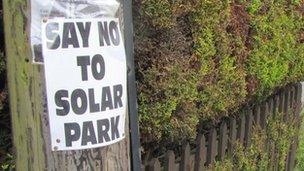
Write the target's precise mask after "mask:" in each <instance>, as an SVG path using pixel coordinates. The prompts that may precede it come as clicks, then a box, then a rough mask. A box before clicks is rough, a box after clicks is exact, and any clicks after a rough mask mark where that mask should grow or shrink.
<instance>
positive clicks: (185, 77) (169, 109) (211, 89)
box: [133, 0, 304, 142]
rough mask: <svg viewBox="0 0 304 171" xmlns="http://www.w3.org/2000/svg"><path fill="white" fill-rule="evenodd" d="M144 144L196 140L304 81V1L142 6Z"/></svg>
mask: <svg viewBox="0 0 304 171" xmlns="http://www.w3.org/2000/svg"><path fill="white" fill-rule="evenodd" d="M133 11H134V20H135V60H136V61H135V62H136V69H137V85H138V92H139V97H138V102H139V115H140V129H141V134H142V138H143V139H142V142H151V141H160V140H179V139H183V138H185V137H187V138H189V137H190V138H191V137H194V135H195V133H196V127H197V125H198V123H199V122H200V121H206V120H213V121H216V120H218V119H219V118H220V117H222V116H227V115H228V113H233V112H234V111H236V110H237V109H238V108H239V107H240V106H242V105H243V104H245V103H247V102H248V101H250V100H262V99H263V98H264V97H266V96H267V95H269V94H271V93H272V92H273V91H274V90H275V89H276V88H277V87H281V86H284V85H286V84H288V83H291V82H296V81H299V80H301V79H303V78H304V44H303V42H304V20H303V15H304V1H303V0H288V1H287V0H265V1H262V0H247V1H246V0H235V1H233V0H188V1H184V0H174V1H172V0H135V2H134V10H133Z"/></svg>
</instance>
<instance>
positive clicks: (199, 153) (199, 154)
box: [194, 134, 206, 171]
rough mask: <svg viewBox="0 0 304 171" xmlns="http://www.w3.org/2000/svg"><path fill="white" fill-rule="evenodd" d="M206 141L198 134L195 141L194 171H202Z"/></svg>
mask: <svg viewBox="0 0 304 171" xmlns="http://www.w3.org/2000/svg"><path fill="white" fill-rule="evenodd" d="M205 142H206V139H205V136H204V135H203V134H199V135H198V136H197V139H196V147H197V149H196V153H195V166H194V170H195V171H202V170H203V169H204V164H205V161H206V155H205V154H206V143H205Z"/></svg>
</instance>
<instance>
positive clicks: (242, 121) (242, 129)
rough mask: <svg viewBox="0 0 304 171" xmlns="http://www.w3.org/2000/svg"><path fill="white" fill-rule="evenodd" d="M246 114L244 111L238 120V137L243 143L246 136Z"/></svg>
mask: <svg viewBox="0 0 304 171" xmlns="http://www.w3.org/2000/svg"><path fill="white" fill-rule="evenodd" d="M245 122H246V120H245V115H244V113H243V112H242V114H240V118H239V121H238V128H237V139H238V140H239V142H240V143H241V144H244V137H245Z"/></svg>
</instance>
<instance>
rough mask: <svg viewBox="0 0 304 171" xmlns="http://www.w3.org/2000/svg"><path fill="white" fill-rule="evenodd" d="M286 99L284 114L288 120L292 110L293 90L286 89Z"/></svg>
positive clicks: (285, 119) (284, 118)
mask: <svg viewBox="0 0 304 171" xmlns="http://www.w3.org/2000/svg"><path fill="white" fill-rule="evenodd" d="M284 94H285V101H284V112H283V113H284V114H283V121H284V122H286V121H287V120H288V115H289V112H290V104H291V102H290V101H291V98H290V96H291V91H289V90H287V91H285V93H284Z"/></svg>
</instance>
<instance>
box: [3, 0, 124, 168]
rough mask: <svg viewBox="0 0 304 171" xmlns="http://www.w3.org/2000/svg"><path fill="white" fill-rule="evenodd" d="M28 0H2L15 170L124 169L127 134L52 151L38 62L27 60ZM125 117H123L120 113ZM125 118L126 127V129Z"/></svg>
mask: <svg viewBox="0 0 304 171" xmlns="http://www.w3.org/2000/svg"><path fill="white" fill-rule="evenodd" d="M29 2H30V1H29V0H27V1H26V0H5V1H3V8H4V23H5V40H6V56H7V71H8V85H9V94H10V107H11V118H12V127H13V139H14V146H15V150H16V169H17V170H110V171H112V170H130V157H129V156H130V155H129V136H128V135H129V134H128V133H126V138H125V139H124V140H123V141H121V142H119V143H116V144H114V145H111V146H108V147H104V148H97V149H91V150H79V151H65V152H52V151H51V146H50V136H49V135H50V133H49V128H48V114H47V105H46V93H45V82H44V67H43V65H33V64H32V63H31V61H32V57H31V52H30V46H29V43H28V42H29V39H28V37H29V28H28V27H27V26H28V22H30V8H29V6H30V5H29ZM126 119H128V117H126ZM128 123H129V122H128V120H127V121H126V124H125V125H126V129H125V130H126V131H128V130H129V124H128Z"/></svg>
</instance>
